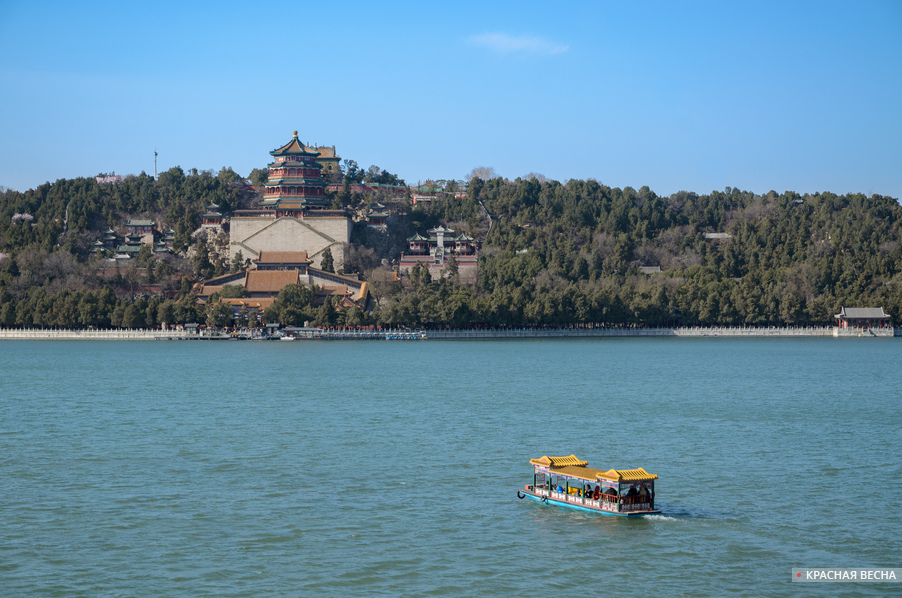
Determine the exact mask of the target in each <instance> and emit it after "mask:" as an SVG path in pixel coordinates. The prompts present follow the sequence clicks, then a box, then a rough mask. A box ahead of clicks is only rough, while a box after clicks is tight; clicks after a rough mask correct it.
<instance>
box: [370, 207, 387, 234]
mask: <svg viewBox="0 0 902 598" xmlns="http://www.w3.org/2000/svg"><path fill="white" fill-rule="evenodd" d="M388 216H389V214H388V210H387V209H386V207H385V206H384V205H382V204H381V203H374V204H370V207H369V210H367V213H366V225H367V226H368V227H370V228H374V229H376V230H379V231H382V232H385V231H386V230H387V229H388V224H386V223H387V221H388Z"/></svg>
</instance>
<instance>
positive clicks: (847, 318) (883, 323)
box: [833, 307, 892, 330]
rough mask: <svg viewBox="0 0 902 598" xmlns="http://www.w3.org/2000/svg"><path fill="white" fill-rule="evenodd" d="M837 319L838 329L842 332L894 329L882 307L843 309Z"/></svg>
mask: <svg viewBox="0 0 902 598" xmlns="http://www.w3.org/2000/svg"><path fill="white" fill-rule="evenodd" d="M833 317H834V318H836V327H837V328H839V329H840V330H852V329H857V330H869V329H871V328H876V329H878V330H880V329H884V328H892V323H891V322H890V317H889V315H887V314H886V313H884V311H883V308H882V307H843V308H842V309H840V313H838V314H836V315H835V316H833Z"/></svg>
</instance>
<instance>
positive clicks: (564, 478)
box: [517, 455, 661, 517]
mask: <svg viewBox="0 0 902 598" xmlns="http://www.w3.org/2000/svg"><path fill="white" fill-rule="evenodd" d="M529 462H530V463H531V464H532V465H533V468H534V470H535V473H534V475H533V481H532V484H527V485H526V486H525V487H524V489H523V490H518V491H517V498H526V497H527V496H528V497H529V498H531V499H532V500H534V501H537V502H543V503H545V504H549V505H557V506H560V507H570V508H571V509H578V510H580V511H588V512H590V513H601V514H602V515H617V516H619V517H641V516H643V515H651V514H654V513H660V512H661V511H658V510H656V509H655V480H656V479H658V476H656V475H655V474H652V473H648V472H647V471H645V470H644V469H642V468H641V467H640V468H639V469H609V470H607V471H604V470H601V469H594V468H592V467H587V465H588V464H589V462H588V461H582V460H580V459H578V458H577V457H576V456H575V455H570V456H569V457H547V456H545V457H542V458H541V459H530V460H529Z"/></svg>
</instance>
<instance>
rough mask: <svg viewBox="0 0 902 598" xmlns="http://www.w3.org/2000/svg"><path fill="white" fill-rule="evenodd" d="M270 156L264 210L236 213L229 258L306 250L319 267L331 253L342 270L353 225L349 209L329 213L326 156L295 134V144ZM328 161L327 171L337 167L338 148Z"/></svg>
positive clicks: (279, 149) (336, 265)
mask: <svg viewBox="0 0 902 598" xmlns="http://www.w3.org/2000/svg"><path fill="white" fill-rule="evenodd" d="M320 149H322V148H320ZM270 154H271V155H272V156H273V162H272V163H270V164H269V165H268V168H269V178H268V180H267V181H266V185H265V187H264V191H263V199H262V200H261V201H260V204H259V208H258V209H254V210H236V211H235V212H234V213H233V214H232V218H231V219H230V230H229V256H230V258H232V259H234V258H235V256H236V255H238V253H241V255H242V257H243V258H244V259H251V260H256V259H257V258H259V257H260V254H261V252H270V251H273V252H286V251H287V252H300V251H303V252H306V255H307V256H308V258H309V259H310V263H311V265H313V266H314V267H317V266H320V265H321V264H322V258H323V255H324V254H325V252H326V251H327V250H328V251H329V252H330V253H331V254H332V260H333V264H334V267H335V268H341V267H342V265H343V264H344V253H345V247H347V244H348V242H349V241H350V238H351V226H352V222H351V219H350V218H349V217H348V215H347V213H346V212H345V211H344V210H329V209H327V208H328V206H329V200H328V199H326V191H325V184H324V183H323V179H322V169H323V166H322V164H321V163H320V160H321V158H322V156H321V152H320V151H318V150H317V149H316V148H313V147H310V146H307V145H304V144H303V143H301V142H300V141H299V140H298V134H297V131H295V132H294V135H293V136H292V138H291V141H289V142H288V143H286V144H285V145H283V146H282V147H279V148H277V149H274V150H273V151H271V152H270ZM323 159H324V160H325V164H326V165H327V166H328V164H330V163H332V164H337V160H338V156H336V155H335V151H334V148H332V151H331V154H329V155H327V156H325V158H323ZM330 160H331V162H330Z"/></svg>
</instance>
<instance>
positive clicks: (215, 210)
mask: <svg viewBox="0 0 902 598" xmlns="http://www.w3.org/2000/svg"><path fill="white" fill-rule="evenodd" d="M205 210H206V211H205V212H204V213H203V214H201V217H200V219H201V225H200V226H201V228H222V221H223V219H224V218H225V217H224V216H223V215H222V212H220V211H219V204H215V203H211V204H209V205H207V206H206V208H205Z"/></svg>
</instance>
